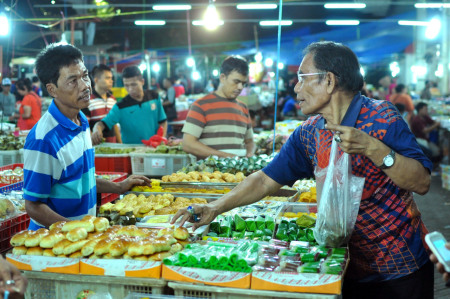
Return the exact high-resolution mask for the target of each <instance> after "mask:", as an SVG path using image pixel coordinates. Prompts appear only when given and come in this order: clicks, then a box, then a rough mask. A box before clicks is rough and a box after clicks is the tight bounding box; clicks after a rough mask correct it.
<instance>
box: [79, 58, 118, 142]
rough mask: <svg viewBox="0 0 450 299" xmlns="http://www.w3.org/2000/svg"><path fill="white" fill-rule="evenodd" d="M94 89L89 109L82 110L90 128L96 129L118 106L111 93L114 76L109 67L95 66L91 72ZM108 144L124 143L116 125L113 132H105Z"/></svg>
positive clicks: (106, 130) (107, 130)
mask: <svg viewBox="0 0 450 299" xmlns="http://www.w3.org/2000/svg"><path fill="white" fill-rule="evenodd" d="M91 76H92V83H93V85H94V86H93V87H94V88H93V89H92V94H91V101H90V102H89V107H88V108H85V109H82V111H83V113H84V114H86V117H87V119H88V120H89V127H90V128H91V130H92V128H94V125H95V124H96V123H97V122H98V121H100V120H102V119H103V118H104V117H105V116H106V115H107V114H108V112H109V111H110V110H111V109H112V107H113V106H114V105H115V104H116V99H115V98H114V96H113V95H112V93H111V88H112V86H113V75H112V71H111V69H110V68H109V67H107V66H106V65H104V64H99V65H96V66H94V68H93V69H92V71H91ZM103 136H104V137H105V139H106V142H118V143H122V137H121V135H120V128H119V126H118V125H115V126H114V128H113V129H112V130H109V129H108V128H106V129H105V131H104V132H103Z"/></svg>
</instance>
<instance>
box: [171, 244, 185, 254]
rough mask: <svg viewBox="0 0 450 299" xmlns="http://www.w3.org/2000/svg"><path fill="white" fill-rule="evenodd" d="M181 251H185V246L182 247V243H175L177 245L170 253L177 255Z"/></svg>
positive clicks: (174, 245) (173, 246)
mask: <svg viewBox="0 0 450 299" xmlns="http://www.w3.org/2000/svg"><path fill="white" fill-rule="evenodd" d="M181 250H183V245H181V244H180V243H175V244H173V245H172V246H171V247H170V250H169V252H170V253H171V254H175V253H177V252H179V251H181Z"/></svg>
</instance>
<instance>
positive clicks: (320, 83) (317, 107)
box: [294, 54, 330, 115]
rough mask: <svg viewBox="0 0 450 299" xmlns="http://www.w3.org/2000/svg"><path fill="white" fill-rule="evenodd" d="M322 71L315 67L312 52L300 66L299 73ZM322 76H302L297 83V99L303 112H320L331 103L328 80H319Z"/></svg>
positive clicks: (295, 89)
mask: <svg viewBox="0 0 450 299" xmlns="http://www.w3.org/2000/svg"><path fill="white" fill-rule="evenodd" d="M322 72H323V71H321V70H318V69H317V68H316V67H315V65H314V61H313V55H312V54H307V55H306V56H305V57H304V58H303V61H302V63H301V64H300V67H299V68H298V73H299V74H312V73H322ZM324 73H325V72H324ZM325 75H326V74H323V75H322V76H325ZM320 76H321V75H310V76H302V77H300V78H299V82H298V83H297V84H296V85H295V88H294V91H295V93H296V94H297V101H298V102H299V105H300V109H301V110H302V112H303V114H306V115H308V114H314V113H320V112H321V111H322V110H323V108H324V107H326V106H327V105H328V103H329V99H330V95H329V94H328V93H327V92H326V80H325V79H322V80H319V79H320Z"/></svg>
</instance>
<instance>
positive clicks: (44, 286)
mask: <svg viewBox="0 0 450 299" xmlns="http://www.w3.org/2000/svg"><path fill="white" fill-rule="evenodd" d="M24 274H25V276H26V277H27V280H28V287H27V290H26V293H25V298H27V299H48V298H76V297H77V294H78V293H79V292H80V291H83V290H91V291H93V292H95V293H107V294H110V295H111V298H113V299H116V298H120V299H123V298H125V297H127V295H128V294H130V293H140V294H148V295H149V297H151V296H150V295H151V294H162V292H163V288H164V286H165V285H166V282H165V281H164V280H161V279H151V278H134V277H112V276H97V275H74V274H59V273H48V272H38V271H24Z"/></svg>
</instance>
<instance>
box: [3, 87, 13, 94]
mask: <svg viewBox="0 0 450 299" xmlns="http://www.w3.org/2000/svg"><path fill="white" fill-rule="evenodd" d="M2 89H3V92H4V93H9V91H10V90H11V85H2Z"/></svg>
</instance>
